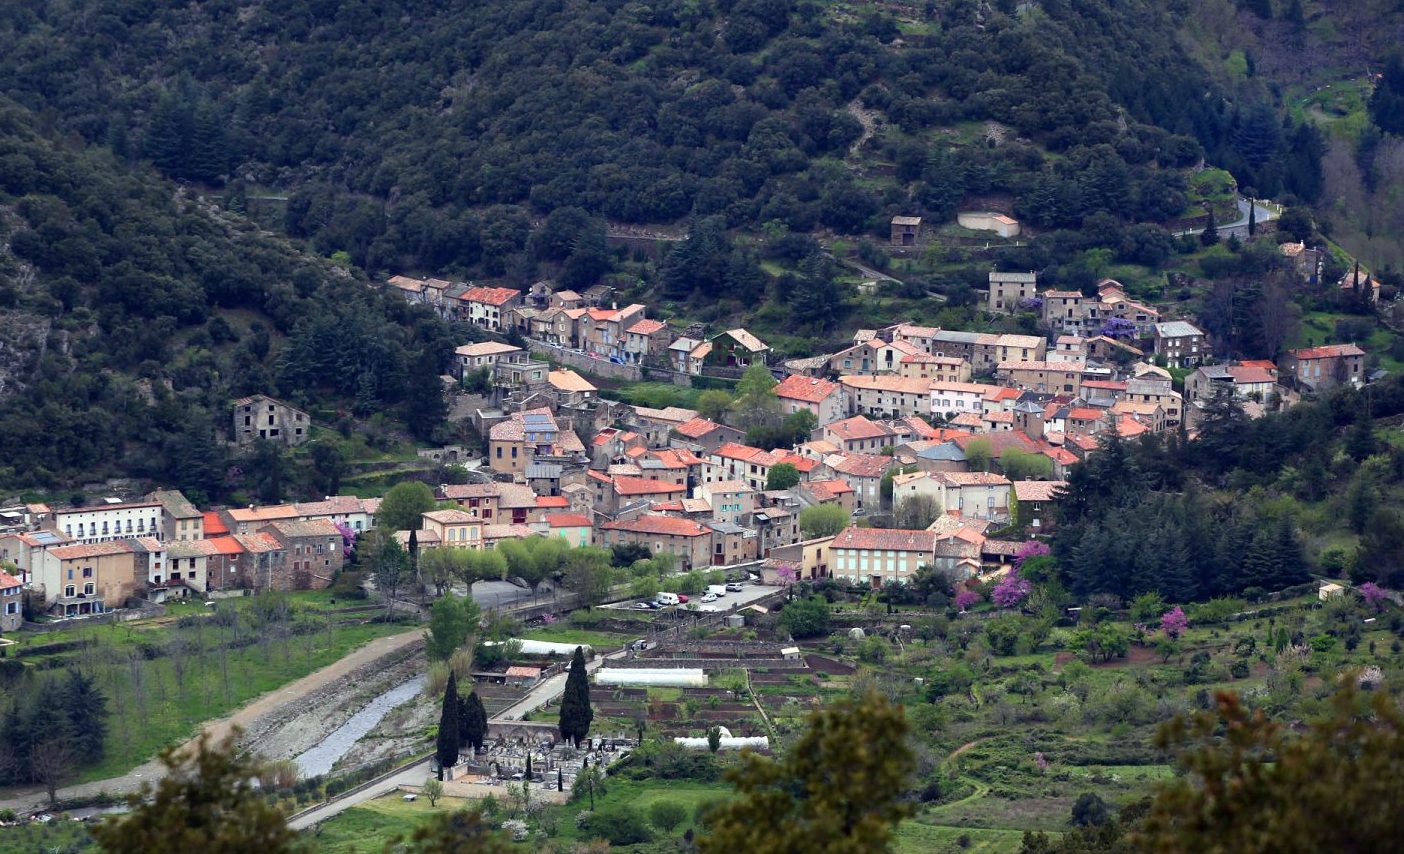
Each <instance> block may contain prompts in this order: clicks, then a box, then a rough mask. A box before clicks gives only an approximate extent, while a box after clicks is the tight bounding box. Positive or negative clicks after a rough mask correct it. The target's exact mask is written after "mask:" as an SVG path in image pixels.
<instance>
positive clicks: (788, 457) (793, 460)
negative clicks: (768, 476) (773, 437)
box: [771, 449, 819, 474]
mask: <svg viewBox="0 0 1404 854" xmlns="http://www.w3.org/2000/svg"><path fill="white" fill-rule="evenodd" d="M771 456H773V457H774V458H775V463H776V464H779V463H789V464H790V465H792V466H794V467H795V469H797V470H798V471H799V473H800V474H807V473H809V472H811V471H814V469H816V468H818V467H819V461H818V460H816V459H814V458H813V457H805V456H801V455H799V454H796V453H795V452H794V451H783V450H779V449H776V450H775V451H774V452H772V454H771Z"/></svg>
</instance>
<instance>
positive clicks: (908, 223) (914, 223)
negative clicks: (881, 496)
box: [892, 216, 921, 246]
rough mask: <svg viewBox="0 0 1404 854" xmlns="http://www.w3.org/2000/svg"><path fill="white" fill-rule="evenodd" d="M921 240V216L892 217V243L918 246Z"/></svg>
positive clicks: (894, 244)
mask: <svg viewBox="0 0 1404 854" xmlns="http://www.w3.org/2000/svg"><path fill="white" fill-rule="evenodd" d="M920 242H921V217H919V216H894V217H893V218H892V245H893V246H916V245H917V244H918V243H920Z"/></svg>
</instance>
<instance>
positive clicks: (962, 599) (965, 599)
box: [955, 590, 980, 614]
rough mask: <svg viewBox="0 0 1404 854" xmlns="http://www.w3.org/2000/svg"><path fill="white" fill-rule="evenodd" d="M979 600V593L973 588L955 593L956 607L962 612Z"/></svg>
mask: <svg viewBox="0 0 1404 854" xmlns="http://www.w3.org/2000/svg"><path fill="white" fill-rule="evenodd" d="M979 601H980V594H979V593H976V592H975V591H974V590H961V591H960V592H958V593H956V595H955V604H956V607H957V608H959V609H960V612H961V613H962V614H964V613H965V612H966V610H967V609H969V608H970V606H972V605H974V604H975V603H977V602H979Z"/></svg>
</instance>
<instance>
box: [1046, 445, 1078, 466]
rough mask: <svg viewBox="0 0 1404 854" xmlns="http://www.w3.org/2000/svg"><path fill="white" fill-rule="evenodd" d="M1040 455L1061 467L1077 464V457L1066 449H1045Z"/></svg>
mask: <svg viewBox="0 0 1404 854" xmlns="http://www.w3.org/2000/svg"><path fill="white" fill-rule="evenodd" d="M1039 453H1041V454H1043V455H1044V456H1045V457H1048V458H1049V459H1051V460H1052V461H1053V462H1055V463H1057V464H1058V465H1060V466H1070V465H1072V464H1073V463H1075V462H1077V455H1076V454H1074V453H1073V452H1072V451H1069V450H1068V449H1066V448H1044V449H1043V450H1042V451H1040V452H1039Z"/></svg>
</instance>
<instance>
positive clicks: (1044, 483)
mask: <svg viewBox="0 0 1404 854" xmlns="http://www.w3.org/2000/svg"><path fill="white" fill-rule="evenodd" d="M1062 453H1064V454H1067V453H1068V452H1067V451H1062ZM1069 456H1071V454H1069ZM1067 485H1068V482H1067V481H1065V480H1016V481H1014V497H1015V498H1017V499H1018V500H1020V501H1052V500H1053V498H1054V496H1055V495H1056V494H1057V492H1058V490H1060V489H1062V488H1063V487H1065V486H1067Z"/></svg>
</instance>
